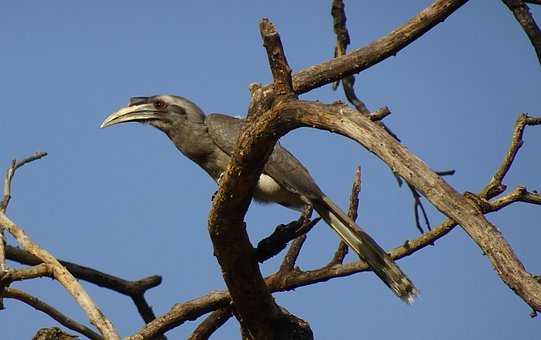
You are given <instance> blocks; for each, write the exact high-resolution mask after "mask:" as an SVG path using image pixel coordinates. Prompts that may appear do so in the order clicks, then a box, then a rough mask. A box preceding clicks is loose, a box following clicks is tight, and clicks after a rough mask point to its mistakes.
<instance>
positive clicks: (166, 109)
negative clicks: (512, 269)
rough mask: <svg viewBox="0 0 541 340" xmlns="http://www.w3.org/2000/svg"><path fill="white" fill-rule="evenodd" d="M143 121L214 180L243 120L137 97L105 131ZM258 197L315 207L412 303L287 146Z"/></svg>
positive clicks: (269, 167) (374, 248) (399, 277)
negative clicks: (164, 135)
mask: <svg viewBox="0 0 541 340" xmlns="http://www.w3.org/2000/svg"><path fill="white" fill-rule="evenodd" d="M131 121H137V122H144V123H147V124H150V125H152V126H154V127H156V128H158V129H160V130H161V131H163V132H164V133H165V134H167V136H168V137H169V138H170V139H171V141H172V142H173V143H174V144H175V146H176V147H177V148H178V149H179V151H181V152H182V153H183V154H184V155H185V156H186V157H188V158H189V159H191V160H192V161H194V162H195V163H197V164H198V165H199V166H200V167H201V168H202V169H203V170H205V171H206V172H207V173H208V174H209V175H210V176H211V177H212V178H213V179H214V180H215V181H218V180H219V178H220V176H221V174H222V172H223V171H224V170H225V168H226V167H227V164H228V162H229V158H230V155H231V154H232V152H233V150H234V147H235V143H236V140H237V137H238V135H239V134H240V132H241V130H242V127H243V124H244V121H243V120H241V119H237V118H234V117H231V116H226V115H222V114H211V115H208V116H205V115H204V113H203V111H202V110H201V109H200V108H199V107H197V105H195V104H194V103H192V102H191V101H189V100H188V99H186V98H182V97H178V96H154V97H134V98H132V99H131V100H130V104H129V105H128V106H127V107H125V108H122V109H121V110H119V111H117V112H115V113H113V114H111V115H110V116H109V117H107V118H106V119H105V120H104V122H103V123H102V125H101V127H107V126H110V125H114V124H118V123H123V122H131ZM254 199H255V200H257V201H262V202H274V203H278V204H281V205H283V206H286V207H288V208H292V209H296V210H302V209H303V207H304V206H305V205H307V204H310V205H312V206H313V207H314V209H315V210H316V211H317V212H318V214H319V215H320V216H321V217H322V218H323V219H324V220H325V221H326V222H327V224H328V225H329V226H331V227H332V229H334V230H335V232H336V233H337V234H338V235H339V236H340V237H341V238H342V239H343V240H344V241H345V242H346V244H347V245H348V246H349V247H350V248H352V249H353V250H354V251H355V252H356V253H357V254H358V255H359V257H360V258H361V259H362V260H364V261H366V262H367V263H368V264H369V265H370V267H371V268H372V270H373V271H374V273H376V275H378V276H379V277H380V278H381V279H382V281H383V282H385V284H386V285H387V286H389V287H390V288H391V290H392V291H393V292H394V293H395V294H396V295H397V296H399V297H400V298H401V299H402V300H404V301H406V302H408V303H411V302H413V300H414V298H415V296H416V295H417V293H418V291H417V289H416V288H415V286H414V285H413V283H412V282H411V281H410V280H409V279H408V278H407V276H406V275H405V274H404V273H403V272H402V270H401V269H400V268H399V267H398V266H397V265H396V264H395V263H394V262H393V260H392V259H391V258H390V257H389V256H388V254H387V253H386V252H385V251H384V250H383V249H382V248H381V247H380V246H379V245H378V244H377V243H376V242H375V241H374V240H373V239H372V238H371V237H370V236H369V235H368V234H367V233H366V232H364V231H363V230H362V229H361V228H360V227H359V226H357V225H356V224H355V222H354V221H352V220H351V219H350V218H349V217H348V216H347V215H346V214H345V213H344V212H343V211H342V210H341V209H340V208H339V207H338V206H336V204H334V203H333V202H332V201H331V200H330V199H329V197H327V196H326V195H325V194H324V193H323V192H322V191H321V189H320V188H319V186H318V185H317V184H316V183H315V181H314V180H313V178H312V176H310V173H309V172H308V170H307V169H306V168H305V167H304V166H303V165H302V164H301V163H300V162H299V161H298V160H297V159H296V158H295V157H294V156H293V155H292V154H291V153H289V151H287V150H286V149H285V148H283V147H282V146H281V145H280V144H276V146H275V147H274V150H273V152H272V154H271V155H270V157H269V160H268V161H267V163H266V165H265V168H264V170H263V173H262V175H261V177H260V179H259V182H258V185H257V187H256V190H255V192H254Z"/></svg>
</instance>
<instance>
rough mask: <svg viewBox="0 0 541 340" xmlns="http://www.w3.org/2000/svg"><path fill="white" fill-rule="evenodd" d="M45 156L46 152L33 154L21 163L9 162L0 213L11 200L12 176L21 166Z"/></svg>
mask: <svg viewBox="0 0 541 340" xmlns="http://www.w3.org/2000/svg"><path fill="white" fill-rule="evenodd" d="M45 156H47V153H46V152H34V153H33V154H32V155H30V156H28V157H26V158H25V159H23V160H22V161H19V162H17V161H16V160H13V161H12V162H11V166H10V167H9V168H8V169H7V171H6V176H5V178H4V195H3V197H2V201H1V202H0V211H2V212H5V211H6V209H7V207H8V205H9V200H10V198H11V181H12V180H13V176H14V175H15V171H17V169H19V168H20V167H22V166H23V165H25V164H27V163H30V162H33V161H35V160H38V159H40V158H43V157H45Z"/></svg>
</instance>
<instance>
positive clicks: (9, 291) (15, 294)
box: [3, 288, 103, 339]
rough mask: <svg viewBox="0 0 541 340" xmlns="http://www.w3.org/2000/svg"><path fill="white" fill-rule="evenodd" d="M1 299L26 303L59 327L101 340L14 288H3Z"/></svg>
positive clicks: (48, 306)
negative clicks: (56, 322) (55, 322)
mask: <svg viewBox="0 0 541 340" xmlns="http://www.w3.org/2000/svg"><path fill="white" fill-rule="evenodd" d="M3 297H6V298H11V299H16V300H19V301H22V302H24V303H26V304H27V305H29V306H32V307H33V308H35V309H37V310H39V311H40V312H43V313H45V314H47V315H49V316H50V317H51V318H53V319H54V320H56V321H58V322H59V323H60V324H61V325H63V326H65V327H67V328H69V329H71V330H74V331H76V332H79V333H81V334H83V335H85V336H86V337H88V338H89V339H103V338H102V337H101V336H100V335H99V334H97V333H96V332H94V331H93V330H91V329H90V328H88V327H86V326H84V325H82V324H80V323H78V322H77V321H75V320H73V319H71V318H69V317H68V316H65V315H64V314H62V313H61V312H60V311H58V310H57V309H56V308H54V307H52V306H50V305H48V304H47V303H45V302H43V301H41V300H39V299H38V298H36V297H34V296H31V295H29V294H26V293H25V292H23V291H20V290H18V289H15V288H5V290H4V293H3Z"/></svg>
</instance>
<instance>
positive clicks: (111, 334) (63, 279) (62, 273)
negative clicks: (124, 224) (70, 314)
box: [0, 154, 120, 339]
mask: <svg viewBox="0 0 541 340" xmlns="http://www.w3.org/2000/svg"><path fill="white" fill-rule="evenodd" d="M34 156H35V155H33V156H31V157H29V158H27V159H25V160H23V161H22V162H21V163H20V166H22V165H23V164H26V163H28V162H31V161H33V160H35V159H39V158H41V157H43V156H44V155H43V156H41V157H38V156H39V154H38V155H37V156H36V157H34ZM16 168H17V166H16V165H15V167H14V166H13V164H12V166H11V168H10V169H14V170H15V169H16ZM14 170H13V171H9V170H8V172H7V174H6V181H5V183H7V184H8V188H6V187H5V188H4V193H6V192H8V196H10V195H9V192H10V190H11V188H10V187H9V186H10V182H11V178H12V177H13V173H14V172H15V171H14ZM4 197H6V196H5V195H4ZM8 203H9V199H8V200H4V199H3V200H2V209H1V210H0V225H2V226H3V228H5V229H7V230H8V231H9V233H10V234H11V235H13V237H14V238H15V239H16V240H17V242H18V243H19V244H20V245H21V247H22V248H23V249H25V250H26V251H28V252H29V253H31V254H32V255H34V256H37V257H38V258H39V259H40V260H42V261H43V262H44V263H45V264H46V265H47V266H49V267H50V268H51V270H52V271H53V275H54V278H55V279H56V280H57V281H58V282H59V283H60V284H61V285H62V286H64V288H66V290H67V291H68V292H69V293H70V294H71V295H72V296H73V298H74V299H75V300H76V301H77V303H78V304H79V305H80V306H81V308H82V309H83V310H84V311H85V312H86V314H87V316H88V318H89V319H90V322H91V323H92V324H93V325H95V326H96V327H97V328H98V330H99V331H100V333H101V334H102V335H103V336H104V337H105V338H107V339H120V338H119V336H118V334H117V333H116V331H115V329H114V327H113V325H112V323H111V322H110V321H109V320H107V318H105V316H104V315H103V313H102V312H101V311H100V310H99V309H98V307H97V306H96V305H95V303H94V302H93V301H92V299H91V298H90V296H89V295H88V294H87V293H86V291H85V290H84V289H83V287H82V286H81V285H80V284H79V282H78V281H77V280H76V279H75V278H74V277H73V276H72V275H71V274H70V272H69V271H68V270H67V269H66V268H64V267H63V266H62V265H61V264H60V263H59V262H58V260H57V259H56V258H55V257H54V256H53V255H51V254H50V253H49V252H48V251H47V250H45V249H42V248H40V247H39V246H38V245H37V244H35V243H34V242H33V241H32V240H31V239H30V237H28V235H27V234H26V233H25V232H24V230H23V229H21V228H20V227H19V226H17V225H16V224H15V223H14V222H13V221H11V220H10V219H9V218H8V217H7V216H6V215H5V213H4V211H5V208H6V207H7V204H8Z"/></svg>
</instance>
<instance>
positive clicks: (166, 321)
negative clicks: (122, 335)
mask: <svg viewBox="0 0 541 340" xmlns="http://www.w3.org/2000/svg"><path fill="white" fill-rule="evenodd" d="M230 303H231V300H230V296H229V294H228V293H227V292H223V291H219V292H211V293H208V294H207V295H204V296H201V297H199V298H196V299H193V300H190V301H188V302H184V303H182V304H180V303H177V304H176V305H174V306H173V307H172V308H171V310H169V311H168V312H167V313H165V314H163V315H162V316H159V317H157V318H156V319H155V320H153V321H151V322H149V323H148V324H146V325H145V326H144V327H143V328H142V329H140V330H139V331H138V332H137V333H135V334H134V335H132V336H130V337H128V339H129V340H143V339H152V338H153V337H155V336H156V335H160V334H163V333H165V332H167V331H168V330H171V329H173V328H175V327H177V326H179V325H181V324H183V323H184V322H186V321H188V320H195V319H197V318H198V317H200V316H201V315H204V314H207V313H209V312H212V311H214V310H216V309H218V308H224V307H227V306H228V305H229V304H230Z"/></svg>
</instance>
